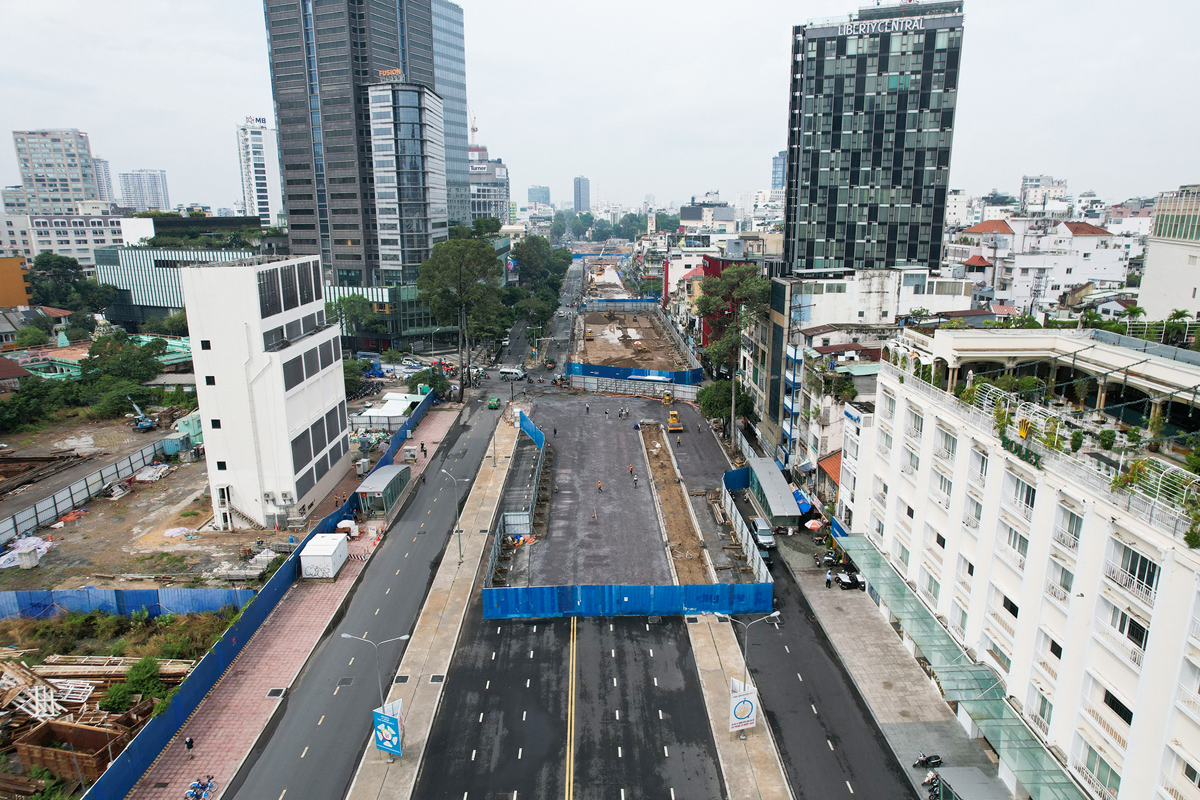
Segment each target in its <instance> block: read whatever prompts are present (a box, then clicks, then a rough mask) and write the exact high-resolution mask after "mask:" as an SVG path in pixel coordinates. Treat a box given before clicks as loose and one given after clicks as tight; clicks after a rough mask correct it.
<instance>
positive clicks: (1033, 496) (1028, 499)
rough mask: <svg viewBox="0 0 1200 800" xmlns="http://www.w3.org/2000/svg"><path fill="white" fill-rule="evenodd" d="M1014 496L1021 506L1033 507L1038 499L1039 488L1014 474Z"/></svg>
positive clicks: (1014, 500)
mask: <svg viewBox="0 0 1200 800" xmlns="http://www.w3.org/2000/svg"><path fill="white" fill-rule="evenodd" d="M1012 498H1013V502H1014V503H1016V504H1017V506H1018V507H1019V508H1027V509H1032V508H1033V504H1034V501H1035V500H1037V489H1035V488H1034V487H1032V486H1030V485H1029V484H1028V483H1026V482H1025V481H1023V480H1021V479H1020V478H1018V477H1017V476H1015V475H1014V476H1013V493H1012Z"/></svg>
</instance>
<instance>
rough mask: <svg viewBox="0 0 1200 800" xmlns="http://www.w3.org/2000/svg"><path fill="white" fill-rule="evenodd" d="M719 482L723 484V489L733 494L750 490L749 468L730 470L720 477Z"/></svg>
mask: <svg viewBox="0 0 1200 800" xmlns="http://www.w3.org/2000/svg"><path fill="white" fill-rule="evenodd" d="M721 480H722V481H723V482H724V483H725V488H726V489H728V490H729V491H730V493H733V492H740V491H741V490H742V489H749V488H750V468H749V467H742V468H741V469H731V470H729V471H728V472H726V473H725V474H724V475H723V476H721Z"/></svg>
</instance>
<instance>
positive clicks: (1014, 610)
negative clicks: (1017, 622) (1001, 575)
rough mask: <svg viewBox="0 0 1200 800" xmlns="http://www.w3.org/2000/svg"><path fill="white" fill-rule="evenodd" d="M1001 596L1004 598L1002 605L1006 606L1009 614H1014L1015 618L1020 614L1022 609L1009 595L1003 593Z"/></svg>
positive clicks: (1005, 608)
mask: <svg viewBox="0 0 1200 800" xmlns="http://www.w3.org/2000/svg"><path fill="white" fill-rule="evenodd" d="M1001 597H1002V598H1003V600H1002V601H1001V603H1000V605H1002V606H1004V610H1005V611H1007V612H1008V613H1009V614H1012V615H1013V618H1014V619H1015V618H1016V617H1017V616H1018V615H1019V614H1020V611H1021V609H1020V608H1018V607H1017V604H1016V603H1014V602H1013V601H1012V600H1010V599H1009V598H1008V595H1001Z"/></svg>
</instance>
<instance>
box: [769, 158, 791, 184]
mask: <svg viewBox="0 0 1200 800" xmlns="http://www.w3.org/2000/svg"><path fill="white" fill-rule="evenodd" d="M786 180H787V150H780V151H779V155H775V156H771V191H773V192H774V191H778V190H781V189H783V187H784V184H785V181H786Z"/></svg>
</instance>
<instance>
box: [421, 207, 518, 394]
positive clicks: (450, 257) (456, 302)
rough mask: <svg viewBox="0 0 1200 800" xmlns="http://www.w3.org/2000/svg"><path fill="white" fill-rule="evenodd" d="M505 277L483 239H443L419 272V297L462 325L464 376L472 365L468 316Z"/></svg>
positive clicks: (442, 318) (441, 317) (444, 320)
mask: <svg viewBox="0 0 1200 800" xmlns="http://www.w3.org/2000/svg"><path fill="white" fill-rule="evenodd" d="M476 221H478V220H476ZM503 277H504V267H503V266H502V265H501V264H500V260H499V259H498V258H496V250H495V248H493V247H492V244H491V242H487V241H483V240H481V239H451V240H450V241H446V242H439V243H438V244H437V245H435V246H434V248H433V252H432V253H431V254H430V255H429V260H428V261H426V262H425V263H424V264H422V265H421V269H420V271H419V272H418V274H417V290H418V292H419V294H418V295H417V301H418V302H419V303H421V304H423V305H426V306H428V307H429V311H430V313H431V314H433V316H434V318H435V319H437V321H438V322H439V323H441V324H442V325H449V324H455V325H457V326H458V353H459V363H460V364H463V365H464V367H465V369H464V371H463V374H464V376H465V375H468V374H470V369H471V362H470V358H471V350H470V343H469V335H470V332H469V331H468V330H467V320H468V319H469V318H470V316H471V311H472V310H473V309H474V307H475V306H476V305H477V304H478V303H479V302H480V301H481V300H482V298H483V297H484V296H485V295H487V294H489V293H493V294H494V293H497V292H499V289H500V284H501V281H502V280H503ZM464 349H465V359H464Z"/></svg>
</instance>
